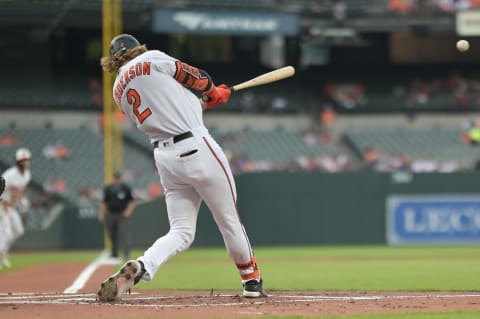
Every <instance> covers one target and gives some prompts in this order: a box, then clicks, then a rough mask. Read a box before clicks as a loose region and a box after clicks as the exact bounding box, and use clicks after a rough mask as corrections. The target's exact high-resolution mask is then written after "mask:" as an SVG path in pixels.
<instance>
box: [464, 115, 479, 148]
mask: <svg viewBox="0 0 480 319" xmlns="http://www.w3.org/2000/svg"><path fill="white" fill-rule="evenodd" d="M461 138H462V141H463V142H465V143H467V144H471V145H478V144H480V119H475V120H474V121H472V122H471V123H470V125H467V126H466V127H465V128H464V131H463V132H462V134H461Z"/></svg>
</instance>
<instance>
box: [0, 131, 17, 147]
mask: <svg viewBox="0 0 480 319" xmlns="http://www.w3.org/2000/svg"><path fill="white" fill-rule="evenodd" d="M18 141H19V140H18V137H17V136H16V135H15V134H11V133H3V134H1V135H0V146H12V145H15V144H17V143H18Z"/></svg>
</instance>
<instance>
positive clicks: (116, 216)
mask: <svg viewBox="0 0 480 319" xmlns="http://www.w3.org/2000/svg"><path fill="white" fill-rule="evenodd" d="M113 178H114V179H113V183H112V184H110V185H107V186H106V187H105V189H104V195H103V201H102V202H101V204H100V209H99V211H98V220H99V221H100V222H101V223H105V227H106V228H107V232H108V235H109V236H110V239H111V241H112V255H111V257H113V258H118V249H119V245H121V247H122V248H123V253H124V256H125V259H126V260H128V259H130V245H131V243H130V229H129V222H130V216H131V215H132V213H133V209H134V208H135V200H134V198H133V196H132V191H131V189H130V187H129V186H128V185H127V184H125V183H124V182H123V180H122V173H121V172H118V171H117V172H115V173H114V175H113Z"/></svg>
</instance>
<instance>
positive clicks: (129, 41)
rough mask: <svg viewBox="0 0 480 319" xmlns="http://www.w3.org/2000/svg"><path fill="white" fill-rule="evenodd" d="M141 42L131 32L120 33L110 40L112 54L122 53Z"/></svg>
mask: <svg viewBox="0 0 480 319" xmlns="http://www.w3.org/2000/svg"><path fill="white" fill-rule="evenodd" d="M139 45H140V42H138V40H137V39H135V37H134V36H132V35H130V34H120V35H117V36H116V37H115V38H113V39H112V42H110V56H114V55H120V54H122V53H123V52H125V51H127V50H128V49H133V48H135V47H138V46H139Z"/></svg>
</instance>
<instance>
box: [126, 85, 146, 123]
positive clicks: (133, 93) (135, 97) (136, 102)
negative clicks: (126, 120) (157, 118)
mask: <svg viewBox="0 0 480 319" xmlns="http://www.w3.org/2000/svg"><path fill="white" fill-rule="evenodd" d="M127 102H128V104H130V105H131V106H132V108H133V114H135V116H136V117H137V119H138V121H139V122H140V123H143V121H145V120H146V119H147V117H149V116H150V115H152V111H151V110H150V108H148V107H147V108H145V110H143V112H140V111H139V110H138V108H139V107H140V104H141V103H142V101H141V100H140V94H138V92H137V90H135V89H129V90H128V92H127Z"/></svg>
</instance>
